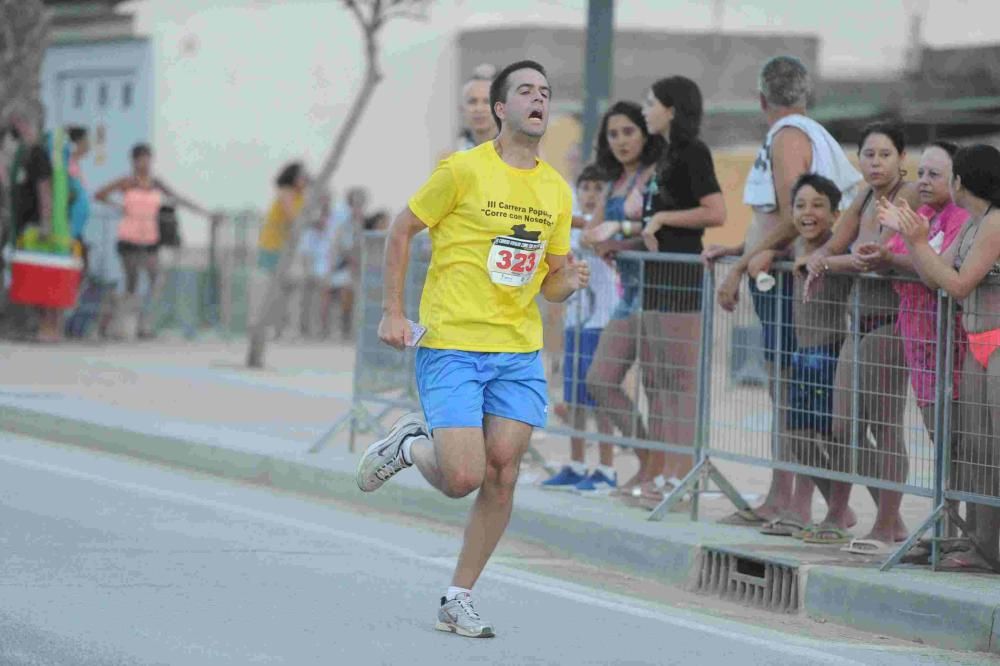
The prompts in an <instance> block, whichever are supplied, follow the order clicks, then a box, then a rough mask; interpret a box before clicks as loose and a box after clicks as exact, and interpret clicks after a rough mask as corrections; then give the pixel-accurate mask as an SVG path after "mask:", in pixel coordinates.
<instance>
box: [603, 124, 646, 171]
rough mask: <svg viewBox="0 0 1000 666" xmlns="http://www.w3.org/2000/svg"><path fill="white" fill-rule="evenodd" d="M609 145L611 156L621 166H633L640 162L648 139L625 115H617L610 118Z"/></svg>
mask: <svg viewBox="0 0 1000 666" xmlns="http://www.w3.org/2000/svg"><path fill="white" fill-rule="evenodd" d="M606 134H607V137H608V145H609V146H611V154H612V155H614V156H615V159H616V160H618V162H619V164H621V165H623V166H631V165H633V164H635V163H637V162H638V161H639V156H640V155H642V149H643V148H644V147H645V145H646V138H645V137H644V136H643V135H642V130H641V129H639V127H638V126H637V125H636V124H635V123H633V122H632V121H631V120H630V119H629V117H628V116H626V115H624V114H615V115H613V116H611V117H610V118H608V130H607V133H606Z"/></svg>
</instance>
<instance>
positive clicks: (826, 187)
mask: <svg viewBox="0 0 1000 666" xmlns="http://www.w3.org/2000/svg"><path fill="white" fill-rule="evenodd" d="M806 185H808V186H809V187H811V188H813V189H814V190H816V191H817V192H819V193H820V194H822V195H823V196H825V197H826V198H827V199H829V200H830V210H832V211H833V212H835V213H836V212H837V211H838V210H840V199H841V197H842V196H843V195H842V194H841V192H840V188H839V187H837V184H836V183H834V182H833V181H832V180H830V179H829V178H826V177H824V176H821V175H819V174H818V173H805V174H802V175H801V176H799V179H798V180H797V181H795V185H793V186H792V201H795V195H797V194H798V193H799V190H801V189H802V188H803V187H805V186H806Z"/></svg>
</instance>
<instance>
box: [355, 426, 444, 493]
mask: <svg viewBox="0 0 1000 666" xmlns="http://www.w3.org/2000/svg"><path fill="white" fill-rule="evenodd" d="M407 437H430V433H429V432H428V430H427V424H425V423H424V420H423V419H422V418H420V415H419V414H415V413H410V414H406V415H404V416H402V417H401V418H400V419H399V420H398V421H396V422H395V423H394V424H393V426H392V429H391V430H390V431H389V434H388V435H386V436H385V437H384V438H382V439H380V440H378V441H377V442H375V443H374V444H372V445H371V446H369V447H368V449H367V450H366V451H365V453H364V455H363V456H361V460H359V461H358V473H357V481H358V488H360V489H361V490H363V491H364V492H366V493H370V492H372V491H373V490H378V489H379V488H381V487H382V484H383V483H385V482H386V481H388V480H389V479H391V478H392V477H393V476H395V475H396V474H397V473H398V472H399V471H400V470H403V469H406V468H407V467H410V465H409V463H407V462H406V461H405V460H403V441H404V440H405V439H406V438H407Z"/></svg>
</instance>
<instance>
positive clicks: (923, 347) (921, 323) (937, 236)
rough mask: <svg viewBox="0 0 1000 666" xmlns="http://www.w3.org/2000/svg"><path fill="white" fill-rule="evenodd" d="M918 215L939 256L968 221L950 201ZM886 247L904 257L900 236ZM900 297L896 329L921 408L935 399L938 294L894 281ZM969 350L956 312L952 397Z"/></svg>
mask: <svg viewBox="0 0 1000 666" xmlns="http://www.w3.org/2000/svg"><path fill="white" fill-rule="evenodd" d="M917 212H918V213H919V214H920V215H922V216H923V217H927V218H930V220H931V224H930V232H929V233H928V236H927V237H928V239H929V240H930V242H931V247H933V248H934V249H935V251H936V252H937V253H938V254H942V253H943V252H944V251H945V250H947V249H948V246H950V245H951V244H952V243H953V242H954V241H955V238H956V237H957V236H958V233H959V232H960V231H961V230H962V227H963V226H964V225H965V222H966V221H967V220H968V219H969V213H968V211H966V210H965V209H964V208H960V207H958V206H957V205H955V203H954V202H949V203H948V205H947V206H945V207H944V208H943V209H941V212H939V213H937V214H935V211H934V209H933V208H932V207H930V206H926V205H925V206H921V207H920V208H919V209H918V210H917ZM886 247H887V248H888V249H889V251H890V252H892V253H893V254H907V253H908V251H907V249H906V244H905V243H904V242H903V237H902V236H900V235H899V234H896V235H895V236H893V237H892V238H891V239H890V240H889V242H888V243H887V244H886ZM893 286H894V287H895V289H896V293H898V294H899V318H898V319H897V323H896V330H897V332H898V333H899V335H900V337H901V338H902V339H903V354H904V356H905V357H906V364H907V365H908V366H909V367H910V384H911V385H912V386H913V393H914V394H915V395H916V397H917V404H919V405H920V406H921V407H924V406H926V405H930V404H932V403H933V402H934V397H935V381H934V378H935V373H936V371H937V343H936V339H937V294H936V293H935V292H933V291H931V290H930V289H928V288H927V287H926V286H924V285H923V284H921V283H919V282H902V281H901V282H895V283H894V284H893ZM967 348H968V338H967V337H966V333H965V328H964V327H963V326H962V316H961V314H960V313H957V312H956V313H955V366H954V367H955V370H954V386H955V397H956V398H957V397H958V383H959V372H960V370H961V368H962V362H963V361H964V359H965V351H966V349H967Z"/></svg>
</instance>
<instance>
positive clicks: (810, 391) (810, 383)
mask: <svg viewBox="0 0 1000 666" xmlns="http://www.w3.org/2000/svg"><path fill="white" fill-rule="evenodd" d="M840 346H841V343H839V342H837V343H835V344H830V345H824V346H822V347H809V348H808V349H798V350H796V351H795V353H793V354H792V355H791V359H792V360H791V364H790V368H789V378H788V417H787V421H786V425H787V426H788V428H789V430H810V431H812V432H817V433H821V434H823V435H826V436H830V435H831V434H832V433H833V382H834V379H835V377H836V376H837V361H838V359H839V357H840Z"/></svg>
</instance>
